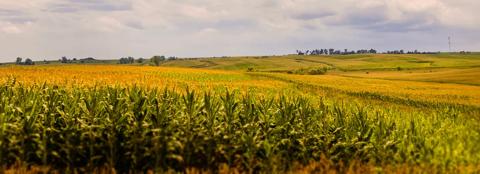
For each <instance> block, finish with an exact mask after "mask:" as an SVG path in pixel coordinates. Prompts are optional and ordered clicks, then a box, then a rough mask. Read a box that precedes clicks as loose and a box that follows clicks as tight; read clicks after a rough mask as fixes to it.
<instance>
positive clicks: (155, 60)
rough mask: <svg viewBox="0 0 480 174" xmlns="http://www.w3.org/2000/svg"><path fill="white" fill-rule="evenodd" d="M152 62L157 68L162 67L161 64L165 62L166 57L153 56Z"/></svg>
mask: <svg viewBox="0 0 480 174" xmlns="http://www.w3.org/2000/svg"><path fill="white" fill-rule="evenodd" d="M150 61H151V62H152V63H153V64H155V66H160V64H161V63H162V62H163V61H165V56H153V57H152V58H150Z"/></svg>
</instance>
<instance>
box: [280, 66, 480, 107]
mask: <svg viewBox="0 0 480 174" xmlns="http://www.w3.org/2000/svg"><path fill="white" fill-rule="evenodd" d="M271 76H275V77H278V78H283V79H285V80H291V81H294V82H296V83H303V84H309V85H312V86H318V87H326V88H329V89H333V90H339V91H343V92H347V93H348V92H350V93H358V94H362V93H368V94H377V95H379V96H389V97H395V98H399V99H405V100H414V101H415V100H416V101H427V102H439V103H450V104H463V105H472V106H477V107H478V106H480V86H471V85H461V84H441V83H427V82H416V81H392V80H382V79H369V78H354V77H342V76H336V75H321V76H301V75H279V74H275V75H272V74H271Z"/></svg>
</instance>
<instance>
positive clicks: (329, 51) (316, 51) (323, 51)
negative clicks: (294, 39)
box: [297, 48, 377, 55]
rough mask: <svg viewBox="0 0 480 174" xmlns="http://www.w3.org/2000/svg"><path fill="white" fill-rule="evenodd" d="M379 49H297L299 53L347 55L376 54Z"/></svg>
mask: <svg viewBox="0 0 480 174" xmlns="http://www.w3.org/2000/svg"><path fill="white" fill-rule="evenodd" d="M376 53H377V50H374V49H370V50H357V51H354V50H348V49H344V50H343V51H342V50H335V49H333V48H330V49H314V50H306V51H301V50H297V54H298V55H347V54H376Z"/></svg>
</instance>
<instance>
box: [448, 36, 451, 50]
mask: <svg viewBox="0 0 480 174" xmlns="http://www.w3.org/2000/svg"><path fill="white" fill-rule="evenodd" d="M448 52H452V40H451V38H450V36H448Z"/></svg>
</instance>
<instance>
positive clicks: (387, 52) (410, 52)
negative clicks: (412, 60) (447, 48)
mask: <svg viewBox="0 0 480 174" xmlns="http://www.w3.org/2000/svg"><path fill="white" fill-rule="evenodd" d="M437 53H439V52H426V51H418V50H415V51H404V50H393V51H386V52H384V54H437Z"/></svg>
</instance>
